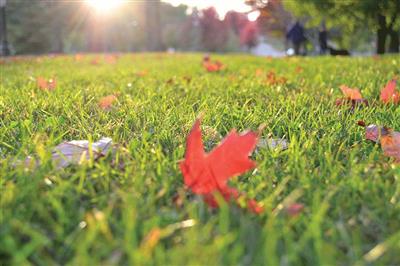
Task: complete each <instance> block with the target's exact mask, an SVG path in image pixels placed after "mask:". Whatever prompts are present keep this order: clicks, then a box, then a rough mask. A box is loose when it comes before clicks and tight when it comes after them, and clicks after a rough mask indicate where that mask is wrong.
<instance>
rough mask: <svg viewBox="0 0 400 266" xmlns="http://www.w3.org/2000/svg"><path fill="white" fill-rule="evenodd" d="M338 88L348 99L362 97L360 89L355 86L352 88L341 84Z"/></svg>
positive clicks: (359, 98)
mask: <svg viewBox="0 0 400 266" xmlns="http://www.w3.org/2000/svg"><path fill="white" fill-rule="evenodd" d="M340 90H341V91H342V93H343V94H344V96H345V97H346V98H347V99H350V100H361V99H363V97H362V95H361V92H360V90H359V89H357V88H354V89H352V88H349V87H347V86H346V85H342V86H340Z"/></svg>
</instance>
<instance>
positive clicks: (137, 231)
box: [0, 54, 400, 265]
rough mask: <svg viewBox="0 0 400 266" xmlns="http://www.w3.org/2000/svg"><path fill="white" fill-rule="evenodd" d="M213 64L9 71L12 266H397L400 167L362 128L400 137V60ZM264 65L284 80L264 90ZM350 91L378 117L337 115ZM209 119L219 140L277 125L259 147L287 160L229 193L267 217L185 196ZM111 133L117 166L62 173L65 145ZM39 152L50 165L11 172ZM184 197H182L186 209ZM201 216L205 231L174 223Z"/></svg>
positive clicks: (136, 58)
mask: <svg viewBox="0 0 400 266" xmlns="http://www.w3.org/2000/svg"><path fill="white" fill-rule="evenodd" d="M201 58H202V57H201V55H196V54H187V55H186V54H175V55H169V54H134V55H124V56H122V57H121V58H120V60H119V61H118V62H117V64H114V65H112V64H106V63H103V64H100V65H91V64H90V63H89V61H90V59H88V58H84V60H83V61H80V62H75V61H74V60H73V57H56V58H50V57H42V58H41V59H40V60H37V59H35V58H31V59H29V58H27V59H21V60H17V61H14V62H9V63H6V64H2V65H0V70H1V83H0V84H1V85H0V187H1V191H0V197H1V199H0V208H1V216H0V265H8V264H15V265H29V264H33V265H47V264H49V265H52V264H70V265H95V264H102V265H114V264H122V265H127V264H130V265H221V264H222V265H238V264H240V265H266V264H267V265H354V264H356V265H370V264H377V265H399V264H400V256H399V254H400V167H399V166H398V165H397V166H396V165H394V164H391V162H392V161H391V159H390V158H387V157H385V156H383V154H382V151H381V149H380V147H379V145H374V144H372V143H370V142H367V141H365V140H364V130H363V128H361V127H359V126H357V121H358V120H364V121H366V122H367V124H369V123H374V124H379V125H386V126H389V127H392V128H394V129H396V130H400V107H396V106H393V105H391V106H384V105H381V104H380V103H379V102H378V99H379V91H380V89H381V87H382V86H384V85H385V84H386V82H387V81H388V80H389V79H390V78H392V77H393V76H394V75H399V74H400V57H399V56H396V57H394V56H391V57H382V58H380V59H378V60H376V59H373V58H332V57H329V58H328V57H326V58H325V57H322V58H289V59H287V58H282V59H272V60H269V59H266V58H256V57H250V56H242V55H226V56H217V55H213V56H212V58H213V59H219V60H221V61H222V62H223V63H225V64H226V65H227V69H226V70H224V71H223V72H221V73H206V72H205V71H204V70H203V68H202V67H201ZM298 66H300V67H302V68H303V69H304V71H303V72H301V73H297V72H296V68H297V67H298ZM258 68H261V69H263V70H265V71H269V70H272V69H273V70H275V71H276V73H277V74H278V75H279V76H284V77H286V78H287V79H288V83H287V84H286V85H277V86H270V85H267V84H266V83H265V82H264V79H263V78H260V77H256V75H255V71H256V69H258ZM143 70H147V71H148V74H147V75H145V76H143V77H140V76H137V75H135V73H137V72H139V71H143ZM37 76H44V77H48V78H50V77H53V76H55V77H56V78H57V82H58V85H57V88H56V90H55V91H53V92H44V91H40V90H39V89H38V88H37V87H36V83H35V81H34V80H33V78H35V77H37ZM189 76H190V77H191V82H190V83H188V82H187V81H186V80H185V79H184V77H189ZM171 78H172V79H173V83H168V82H167V81H168V80H169V79H171ZM128 84H130V86H129V85H128ZM341 84H346V85H348V86H350V87H358V88H360V89H361V92H362V93H363V95H364V97H365V98H367V99H369V101H370V106H369V107H368V108H362V109H358V110H356V111H355V112H353V113H351V112H348V111H347V109H348V108H347V107H342V108H337V107H336V106H335V105H334V102H335V99H336V98H339V97H342V96H341V92H340V90H339V86H340V85H341ZM116 93H118V94H119V95H118V103H117V104H116V105H115V107H114V109H113V110H112V111H109V112H105V111H102V110H101V109H100V108H99V107H98V100H99V99H100V98H101V97H103V96H106V95H109V94H116ZM201 112H203V113H204V119H203V126H208V127H211V128H213V129H215V130H217V131H218V132H219V133H220V134H221V135H222V136H224V135H225V134H227V132H229V130H230V129H231V128H237V129H238V130H245V129H254V130H255V129H257V128H258V126H259V125H260V124H262V123H265V124H266V128H265V130H264V131H263V137H267V136H273V137H285V138H287V139H288V141H289V142H290V145H289V149H288V150H285V151H277V150H269V149H263V150H260V152H258V153H257V154H255V155H254V156H253V158H254V160H255V161H256V162H257V164H258V167H257V171H250V172H249V173H247V174H245V175H242V176H239V177H235V178H233V179H232V180H231V182H230V183H231V185H232V186H233V187H237V188H238V189H240V190H241V191H244V192H245V193H247V194H248V195H249V196H251V197H255V198H257V200H259V201H260V202H262V203H263V204H264V206H265V212H264V213H263V214H261V215H254V214H252V213H250V212H249V211H247V210H246V209H243V208H240V207H237V206H236V205H235V204H230V205H228V204H224V205H222V207H221V208H220V209H218V210H210V209H209V208H208V207H207V205H205V203H204V202H203V201H202V200H201V199H200V198H198V197H195V196H193V195H192V194H191V193H190V192H189V191H188V190H186V189H185V188H184V185H183V179H182V175H181V173H180V170H179V168H178V164H177V163H178V161H179V160H180V159H182V158H183V155H184V145H185V137H186V136H187V134H188V130H189V129H190V127H191V125H192V123H193V122H194V120H195V118H196V117H197V115H199V114H200V113H201ZM102 136H109V137H111V138H112V139H113V141H114V142H115V143H118V144H120V145H121V148H120V149H119V151H118V153H117V155H118V156H117V157H118V158H117V162H115V159H114V158H112V156H107V157H105V158H101V159H100V160H98V161H95V162H94V161H90V162H88V163H85V164H82V165H76V166H71V167H68V168H65V169H56V168H55V167H54V165H52V163H51V160H50V156H49V154H50V151H51V148H52V147H54V146H55V145H57V144H59V143H61V142H63V141H66V140H73V139H90V140H93V141H96V140H98V139H99V138H100V137H102ZM206 138H207V137H206ZM208 148H211V146H210V145H209V147H208ZM125 149H126V150H125ZM30 154H33V155H36V156H38V157H39V158H40V159H41V161H42V163H41V165H40V166H39V167H37V168H36V169H34V170H29V169H24V168H23V167H22V166H19V167H18V166H17V167H15V166H13V165H15V161H16V160H17V159H20V160H21V159H24V158H25V157H26V156H27V155H30ZM120 162H123V164H124V167H123V168H120V167H118V166H117V165H118V164H119V163H120ZM177 195H185V197H184V203H183V206H181V207H179V206H177V205H176V204H174V197H176V196H177ZM287 201H297V202H300V203H303V204H304V205H305V209H304V211H303V212H302V213H301V214H300V215H299V216H297V217H288V216H287V215H285V213H284V212H283V211H280V209H279V206H280V204H282V203H283V202H287ZM189 219H193V220H194V221H195V222H196V224H195V225H194V226H191V227H187V228H184V227H183V226H179V224H177V223H180V222H182V221H186V220H189ZM157 229H160V230H161V231H157ZM152 230H153V233H151V234H150V236H153V238H154V239H153V240H157V239H156V235H157V232H161V235H160V239H159V241H158V242H157V241H154V242H152V241H151V237H150V236H149V233H150V232H151V231H152ZM154 232H155V233H154ZM149 239H150V240H149Z"/></svg>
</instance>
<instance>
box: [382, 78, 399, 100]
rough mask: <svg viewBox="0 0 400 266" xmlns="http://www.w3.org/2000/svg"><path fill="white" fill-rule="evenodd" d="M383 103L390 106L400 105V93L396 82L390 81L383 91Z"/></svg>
mask: <svg viewBox="0 0 400 266" xmlns="http://www.w3.org/2000/svg"><path fill="white" fill-rule="evenodd" d="M381 101H382V102H384V103H386V104H388V103H394V104H398V103H399V102H400V93H399V92H398V91H396V80H395V79H392V80H390V81H389V82H388V83H387V84H386V86H385V87H383V88H382V90H381Z"/></svg>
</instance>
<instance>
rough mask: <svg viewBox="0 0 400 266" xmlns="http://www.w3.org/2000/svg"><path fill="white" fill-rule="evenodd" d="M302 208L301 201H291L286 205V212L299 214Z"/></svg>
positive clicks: (290, 214)
mask: <svg viewBox="0 0 400 266" xmlns="http://www.w3.org/2000/svg"><path fill="white" fill-rule="evenodd" d="M303 209H304V205H303V204H301V203H292V204H290V205H289V206H287V207H286V213H287V214H288V215H289V216H291V217H294V216H297V215H299V214H300V213H301V212H302V211H303Z"/></svg>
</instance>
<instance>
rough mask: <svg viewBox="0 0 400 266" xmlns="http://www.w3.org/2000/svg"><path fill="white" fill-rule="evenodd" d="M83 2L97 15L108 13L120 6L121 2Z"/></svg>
mask: <svg viewBox="0 0 400 266" xmlns="http://www.w3.org/2000/svg"><path fill="white" fill-rule="evenodd" d="M85 2H86V4H87V5H89V6H90V7H92V8H93V9H95V10H96V11H97V12H99V13H109V12H111V11H112V10H114V9H115V8H117V7H118V6H120V5H121V3H122V2H123V0H86V1H85Z"/></svg>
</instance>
